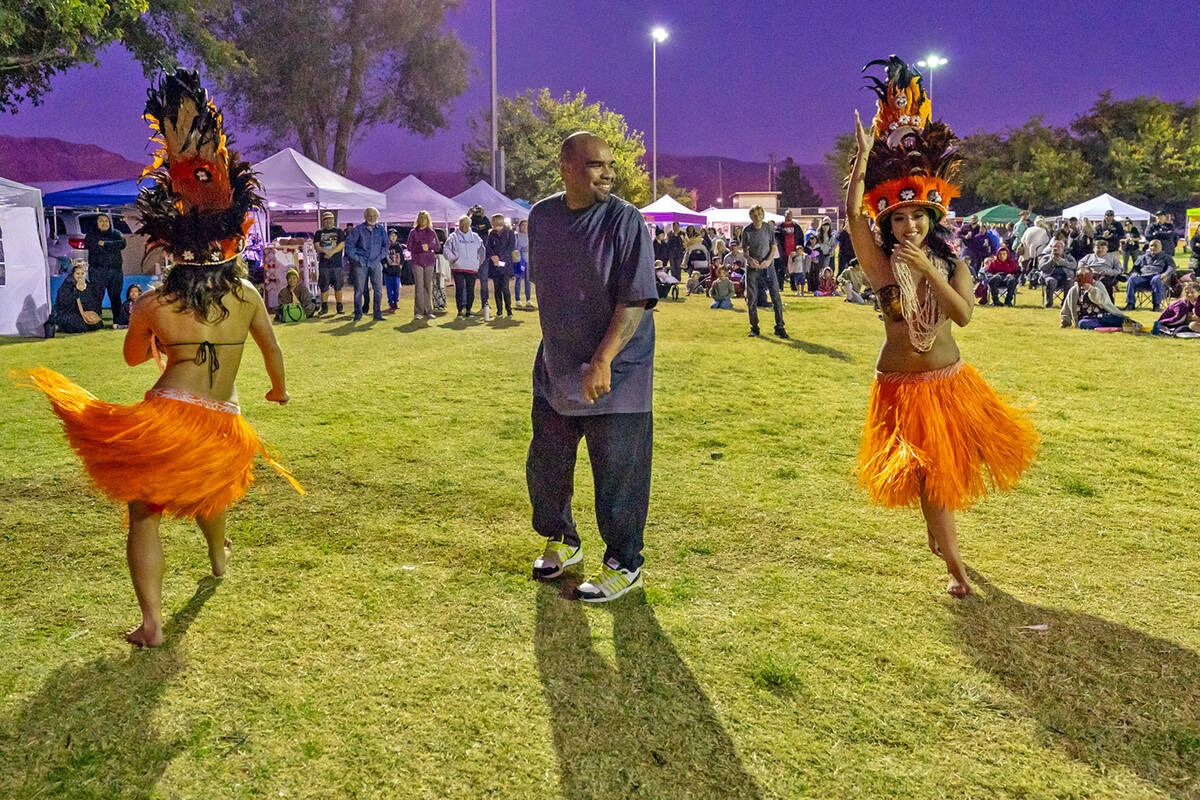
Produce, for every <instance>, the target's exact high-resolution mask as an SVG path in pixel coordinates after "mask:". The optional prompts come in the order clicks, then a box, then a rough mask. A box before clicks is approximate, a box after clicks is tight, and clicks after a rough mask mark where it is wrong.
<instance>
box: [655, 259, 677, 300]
mask: <svg viewBox="0 0 1200 800" xmlns="http://www.w3.org/2000/svg"><path fill="white" fill-rule="evenodd" d="M654 283H655V286H656V287H657V288H658V298H659V299H660V300H665V299H666V297H667V295H668V294H670V292H671V289H672V288H675V287H676V286H677V284H678V283H679V281H678V280H677V279H676V278H675V276H674V275H672V274H671V273H669V272H667V270H666V268H665V267H664V266H663V262H662V261H659V260H656V261H655V262H654Z"/></svg>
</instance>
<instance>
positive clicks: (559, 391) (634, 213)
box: [529, 193, 658, 416]
mask: <svg viewBox="0 0 1200 800" xmlns="http://www.w3.org/2000/svg"><path fill="white" fill-rule="evenodd" d="M529 276H530V279H531V280H532V281H533V282H534V283H535V284H536V285H537V291H538V317H539V319H540V321H541V325H542V343H541V345H540V346H539V347H538V352H537V358H536V359H535V360H534V363H533V393H534V394H535V395H537V396H539V397H542V398H545V400H546V401H547V402H549V403H550V405H551V407H553V408H554V410H555V411H557V412H558V413H559V414H563V415H565V416H586V415H592V414H636V413H643V412H647V411H650V410H651V400H652V395H653V389H654V385H653V378H654V315H653V314H651V313H649V311H647V312H646V314H645V315H644V316H643V318H642V322H641V324H640V325H638V329H637V332H636V333H634V335H633V338H632V339H630V340H629V342H628V343H627V344H626V345H625V347H624V349H622V350H621V352H620V353H618V354H617V356H616V358H614V359H613V362H612V391H610V392H609V393H608V394H606V395H603V396H602V397H599V398H597V399H596V402H595V403H588V402H587V400H585V399H584V397H583V389H582V386H581V379H582V377H583V369H584V367H586V366H587V364H588V362H590V361H591V360H592V356H593V355H594V354H595V352H596V348H597V347H599V345H600V340H601V339H603V338H604V334H605V332H606V331H607V330H608V326H609V324H610V323H611V322H612V316H613V312H614V310H615V309H616V307H617V305H618V304H621V305H625V304H631V303H645V304H646V307H647V309H649V308H650V307H652V306H653V305H654V304H655V303H657V302H658V290H657V288H656V286H655V282H654V245H653V241H652V240H651V238H650V233H649V231H648V230H647V229H646V225H645V223H644V222H643V221H642V215H641V214H640V213H639V212H638V210H637V208H636V207H635V206H633V205H632V204H630V203H627V202H625V201H624V200H622V199H621V198H619V197H617V196H616V195H611V196H610V197H609V199H608V200H607V201H605V202H603V203H595V204H594V205H591V206H588V207H587V208H583V209H579V210H577V211H572V210H571V209H569V208H567V201H566V196H565V194H563V193H559V194H556V195H552V196H551V197H547V198H546V199H545V200H542V201H541V202H539V203H538V204H537V205H535V206H534V207H533V208H532V209H531V210H530V212H529Z"/></svg>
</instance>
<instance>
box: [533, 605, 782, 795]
mask: <svg viewBox="0 0 1200 800" xmlns="http://www.w3.org/2000/svg"><path fill="white" fill-rule="evenodd" d="M561 595H562V592H561V590H560V588H558V587H556V586H554V585H551V584H544V585H542V586H540V587H539V589H538V598H537V629H536V631H535V633H534V649H535V651H536V654H537V662H538V671H539V673H540V675H541V679H542V685H543V687H544V689H545V695H546V702H547V703H548V704H549V706H550V720H551V726H552V728H553V732H552V733H553V739H554V749H555V751H556V753H557V754H558V763H559V773H560V775H561V779H562V796H563V797H564V798H570V800H576V799H577V798H606V800H607V798H614V797H619V798H634V797H644V798H664V797H670V798H710V797H711V798H761V797H762V793H761V792H760V790H759V788H758V785H757V784H756V783H755V781H754V779H753V778H752V777H751V776H750V775H749V774H748V773H747V772H746V771H745V769H744V768H743V766H742V763H741V760H740V759H739V758H738V755H737V752H736V750H735V749H734V746H733V741H732V740H731V739H730V738H729V734H728V733H726V732H725V729H724V728H723V727H722V726H721V722H720V720H719V719H718V718H717V715H716V713H715V712H714V711H713V708H712V704H711V703H710V702H709V700H708V697H707V696H706V695H705V694H704V691H703V690H702V689H701V688H700V686H699V684H697V683H696V679H695V677H694V676H693V675H692V673H691V670H689V669H688V667H687V665H685V664H684V663H683V661H682V660H681V659H680V658H679V654H678V653H676V652H675V647H674V646H673V645H672V644H671V640H670V639H669V638H668V637H667V635H666V634H665V633H663V631H662V629H661V628H660V627H659V625H658V621H657V620H656V619H655V617H654V610H653V609H652V608H651V607H650V606H648V605H646V604H645V602H644V601H643V600H642V597H641V596H640V594H637V595H630V596H628V597H624V598H621V599H620V600H617V601H614V602H613V603H610V604H607V605H606V606H605V609H606V610H607V611H609V612H610V613H611V614H612V622H613V645H614V649H615V651H616V663H615V665H614V664H609V663H608V662H607V661H605V659H604V658H603V657H602V656H601V655H600V654H599V653H597V652H596V650H595V649H593V647H592V637H591V631H590V629H589V627H588V622H587V618H586V616H585V612H584V609H583V607H582V604H581V603H579V602H576V601H572V600H567V599H563V597H562V596H561Z"/></svg>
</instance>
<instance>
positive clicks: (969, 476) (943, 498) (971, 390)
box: [857, 361, 1038, 511]
mask: <svg viewBox="0 0 1200 800" xmlns="http://www.w3.org/2000/svg"><path fill="white" fill-rule="evenodd" d="M1026 411H1027V410H1021V409H1016V408H1013V407H1012V406H1010V405H1009V404H1008V403H1006V402H1005V401H1004V400H1003V399H1002V398H1001V397H1000V396H999V395H997V394H996V392H995V390H993V389H992V387H991V386H989V385H988V384H987V382H986V381H985V380H984V379H983V378H982V377H980V375H979V373H978V372H976V371H975V368H974V367H972V366H970V365H969V364H964V363H963V362H962V361H959V362H958V363H957V364H953V365H951V366H949V367H946V368H945V369H940V370H935V371H932V372H880V373H876V376H875V383H874V384H873V385H872V386H871V406H870V409H869V410H868V411H867V422H866V425H865V426H864V427H863V439H862V446H861V447H860V448H859V452H858V470H857V471H858V483H859V485H860V486H862V487H863V488H864V489H866V490H867V492H868V493H869V494H870V495H871V499H872V500H873V501H875V502H876V503H878V504H879V505H883V506H915V505H917V504H918V503H919V502H920V499H921V491H922V487H924V490H925V492H926V495H927V496H928V497H929V499H930V500H932V501H933V503H934V504H935V505H937V506H941V507H943V508H948V509H951V510H954V511H959V510H962V509H966V508H970V507H971V506H972V505H974V504H975V502H976V501H977V500H979V499H980V498H981V497H983V496H984V495H986V494H987V492H988V490H989V489H1011V488H1012V487H1013V486H1015V485H1016V484H1017V481H1018V480H1020V478H1021V474H1022V473H1023V472H1024V471H1025V470H1026V469H1028V468H1029V465H1030V464H1031V463H1033V459H1034V457H1035V456H1036V455H1037V447H1038V435H1037V431H1035V430H1034V429H1033V424H1032V423H1031V422H1030V421H1029V419H1028V418H1026V416H1025V414H1026Z"/></svg>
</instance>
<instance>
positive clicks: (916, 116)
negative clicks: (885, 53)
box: [863, 55, 961, 221]
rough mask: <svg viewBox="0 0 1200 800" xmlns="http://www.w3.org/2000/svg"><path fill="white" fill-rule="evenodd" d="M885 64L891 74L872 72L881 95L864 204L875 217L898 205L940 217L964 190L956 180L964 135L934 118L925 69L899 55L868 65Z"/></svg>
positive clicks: (938, 218)
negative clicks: (959, 146)
mask: <svg viewBox="0 0 1200 800" xmlns="http://www.w3.org/2000/svg"><path fill="white" fill-rule="evenodd" d="M877 65H879V66H883V67H884V69H885V77H886V80H880V79H879V78H877V77H875V76H873V75H868V76H867V77H866V80H867V81H868V82H869V83H870V84H871V88H872V90H874V92H875V94H876V95H877V97H878V99H877V101H876V112H875V119H874V121H873V123H872V130H873V132H874V134H875V146H874V147H873V148H871V153H870V155H869V156H868V157H867V173H866V178H865V189H866V191H865V193H864V195H863V210H864V211H865V212H866V213H867V214H868V215H869V216H871V217H873V218H876V219H878V218H880V217H885V216H887V215H888V214H890V213H891V212H893V211H895V210H896V209H897V208H903V207H906V206H924V207H925V208H928V209H929V210H930V211H931V212H932V213H933V214H934V217H935V221H936V220H940V219H941V218H942V217H944V216H945V215H946V212H947V210H948V209H949V205H950V201H951V200H953V199H954V198H955V197H958V195H959V189H958V186H956V185H955V183H954V181H955V179H956V177H957V174H958V165H959V162H960V161H961V158H960V157H959V156H958V155H957V154H956V150H957V147H956V143H957V142H958V137H957V136H955V135H954V131H952V130H950V128H949V127H947V126H946V124H945V123H943V122H940V121H939V122H932V121H930V114H931V105H930V102H929V95H927V94H926V93H925V86H924V83H923V81H922V80H921V74H920V73H919V72H917V71H916V70H915V69H913V68H912V67H911V66H909V65H908V64H906V63H905V62H904V61H903V60H902V59H900V58H899V57H897V56H894V55H893V56H889V57H888V58H887V60H886V61H885V60H877V61H872V62H870V63H869V64H867V65H866V66H865V67H863V71H864V72H866V71H867V70H868V69H870V68H871V67H873V66H877Z"/></svg>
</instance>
